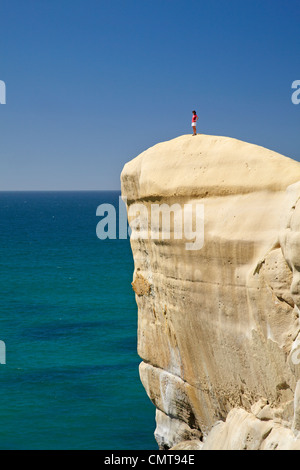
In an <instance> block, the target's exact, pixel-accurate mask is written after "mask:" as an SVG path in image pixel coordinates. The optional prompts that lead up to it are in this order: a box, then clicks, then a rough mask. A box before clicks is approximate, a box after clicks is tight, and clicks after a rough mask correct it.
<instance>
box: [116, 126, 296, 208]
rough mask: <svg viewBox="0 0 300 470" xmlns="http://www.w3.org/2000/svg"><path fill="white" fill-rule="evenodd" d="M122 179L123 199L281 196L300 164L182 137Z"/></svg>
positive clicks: (149, 153)
mask: <svg viewBox="0 0 300 470" xmlns="http://www.w3.org/2000/svg"><path fill="white" fill-rule="evenodd" d="M121 180H122V193H123V195H126V196H127V198H128V200H137V199H142V198H149V197H153V198H155V197H157V198H162V197H172V196H189V197H191V196H197V197H207V196H225V195H230V194H243V193H250V192H253V191H259V190H269V191H280V190H285V189H286V187H287V186H289V185H291V184H293V183H296V182H297V181H299V180H300V163H298V162H296V161H294V160H292V159H290V158H287V157H284V156H283V155H280V154H279V153H276V152H274V151H271V150H268V149H265V148H264V147H260V146H258V145H254V144H249V143H247V142H243V141H240V140H237V139H233V138H230V137H221V136H211V135H203V134H198V135H197V136H192V135H182V136H180V137H177V138H175V139H172V140H170V141H167V142H161V143H159V144H156V145H154V146H153V147H150V148H149V149H148V150H146V151H144V152H143V153H141V154H140V155H139V156H138V157H136V158H134V159H133V160H132V161H130V162H129V163H127V164H126V165H125V167H124V169H123V171H122V175H121Z"/></svg>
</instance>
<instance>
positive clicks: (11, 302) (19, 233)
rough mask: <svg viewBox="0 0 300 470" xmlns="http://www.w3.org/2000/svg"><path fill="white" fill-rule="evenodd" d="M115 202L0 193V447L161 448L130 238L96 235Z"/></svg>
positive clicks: (106, 197)
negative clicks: (143, 369)
mask: <svg viewBox="0 0 300 470" xmlns="http://www.w3.org/2000/svg"><path fill="white" fill-rule="evenodd" d="M102 203H112V204H113V205H114V206H115V207H116V208H117V207H118V203H119V192H104V191H98V192H17V193H13V192H11V193H8V192H7V193H4V192H2V193H0V340H2V341H4V342H5V344H6V348H7V357H6V361H7V363H6V365H0V448H1V449H109V450H113V449H150V450H151V449H156V448H157V445H156V443H155V440H154V437H153V432H154V428H155V424H154V407H153V405H152V404H151V403H150V401H149V399H148V397H147V395H146V393H145V391H144V389H143V387H142V385H141V383H140V379H139V376H138V364H139V362H140V360H139V358H138V356H137V353H136V344H137V337H136V336H137V318H136V317H137V315H136V304H135V299H134V293H133V292H132V290H131V286H130V283H131V281H132V273H133V261H132V254H131V250H130V245H129V240H118V239H117V240H104V241H101V240H99V239H98V238H97V236H96V225H97V223H98V222H99V220H100V219H99V217H96V209H97V207H98V206H99V205H100V204H102Z"/></svg>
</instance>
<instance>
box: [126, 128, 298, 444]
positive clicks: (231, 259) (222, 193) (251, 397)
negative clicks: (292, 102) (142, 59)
mask: <svg viewBox="0 0 300 470" xmlns="http://www.w3.org/2000/svg"><path fill="white" fill-rule="evenodd" d="M121 183H122V195H123V197H124V198H126V200H127V204H128V211H129V218H130V221H131V222H132V221H134V219H135V209H136V203H139V204H141V205H142V208H140V211H141V212H140V213H139V214H140V219H141V220H140V227H139V226H138V225H136V227H135V228H134V226H133V235H132V238H131V247H132V251H133V256H134V261H135V273H134V281H135V279H136V278H137V277H138V278H139V279H141V278H142V279H143V280H145V285H147V286H149V288H148V287H147V293H146V294H147V295H143V290H139V292H138V293H139V294H140V295H137V296H136V301H137V305H138V317H139V319H138V320H139V321H138V352H139V355H140V356H141V358H142V360H143V362H142V365H141V368H140V375H141V380H142V382H143V384H144V386H145V389H146V391H147V393H148V395H149V397H150V398H151V400H152V401H153V403H154V404H155V406H156V407H157V409H158V410H159V411H160V412H161V413H163V414H164V426H163V427H162V426H161V427H160V431H159V435H160V439H162V440H163V436H162V432H161V429H162V428H164V429H165V433H166V436H172V438H171V439H169V441H170V445H172V446H174V445H175V446H176V443H179V442H180V441H182V440H188V439H187V437H186V430H188V429H190V432H191V435H190V439H191V440H193V439H194V436H193V433H195V430H198V432H199V433H200V435H204V436H208V437H207V439H210V441H211V442H212V446H213V447H216V446H217V447H218V444H217V441H216V439H215V438H214V439H213V438H212V437H211V435H210V434H209V433H210V431H211V432H212V433H215V434H218V433H222V436H223V437H222V442H223V441H224V444H222V445H223V446H225V447H234V448H239V446H240V447H241V448H244V447H245V446H246V448H247V449H250V448H251V449H254V448H255V447H256V446H257V447H258V448H261V447H262V446H263V445H265V446H266V447H268V448H272V446H273V447H276V445H277V444H278V447H280V446H287V447H289V446H292V447H293V446H294V447H295V446H297V445H298V444H297V442H296V441H297V436H296V431H297V429H296V426H297V427H298V426H299V425H298V411H297V412H296V414H295V416H294V410H291V406H290V404H291V403H293V400H294V393H295V387H296V384H297V381H298V380H299V379H300V360H299V364H297V363H295V357H296V354H297V351H298V348H299V358H300V337H299V331H300V326H299V309H300V203H299V198H300V164H299V163H298V162H295V161H293V160H291V159H289V158H286V157H284V156H282V155H279V154H277V153H276V152H273V151H271V150H267V149H264V148H262V147H259V146H256V145H252V144H248V143H245V142H241V141H238V140H236V139H231V138H228V137H217V136H206V135H199V136H196V137H192V136H181V137H178V138H176V139H173V140H171V141H169V142H163V143H160V144H158V145H155V146H154V147H152V148H150V149H148V150H146V151H145V152H143V153H142V154H141V155H139V156H138V157H137V158H135V159H134V160H132V161H131V162H129V163H127V164H126V165H125V167H124V169H123V172H122V175H121ZM154 204H159V205H162V204H168V205H169V206H171V205H174V204H176V206H173V208H174V216H172V217H171V219H170V227H171V234H170V237H169V239H168V238H164V239H163V237H166V236H167V231H166V230H165V228H164V229H162V230H160V231H156V232H155V231H152V233H151V228H153V227H152V226H151V223H150V222H151V210H152V212H153V211H154ZM188 204H190V205H193V206H191V207H194V208H195V207H196V205H198V206H200V205H202V206H203V207H204V244H203V247H201V249H198V250H188V249H187V244H186V243H187V238H186V237H183V238H182V239H180V238H176V237H178V234H179V235H180V230H179V229H178V220H179V219H178V216H180V214H181V210H183V209H184V207H185V205H188ZM143 208H145V210H146V213H143V211H142V209H143ZM162 209H163V210H162V212H163V214H164V215H163V217H165V216H166V215H168V206H164V207H163V208H162ZM141 214H142V215H141ZM146 215H148V217H146ZM162 220H163V219H162ZM184 221H185V219H184ZM193 221H194V225H195V223H196V222H197V219H195V215H194V219H193ZM175 222H176V223H175ZM140 228H141V229H142V230H143V236H144V238H143V239H141V238H139V230H140ZM153 233H155V234H156V236H158V238H157V239H153V237H152V235H153ZM145 235H146V236H148V239H145ZM189 241H190V240H189ZM136 284H137V283H136ZM136 284H134V285H136ZM259 400H266V401H267V402H268V408H266V409H265V410H264V408H261V411H262V414H261V415H259V413H260V411H259V412H258V414H257V417H256V416H254V415H253V414H252V413H250V411H251V407H253V405H255V404H256V403H257V402H258V401H259ZM296 403H297V407H298V401H296ZM231 410H233V411H232V412H233V413H235V414H234V415H233V417H234V420H233V422H234V423H235V426H238V428H237V429H238V430H236V431H235V432H236V433H237V434H238V433H239V435H240V436H241V437H240V439H237V438H235V437H234V433H233V432H231V430H230V429H231V428H230V423H229V422H228V421H227V420H228V418H230V419H231V418H232V416H231V415H230V414H229V413H230V411H231ZM235 410H239V411H238V412H237V411H235ZM263 410H264V411H263ZM277 410H278V411H277ZM242 412H243V413H246V415H245V414H242ZM248 415H249V416H248ZM259 416H260V417H261V418H262V419H258V418H259ZM280 416H284V419H283V418H282V422H281V418H280ZM273 417H275V418H276V421H274V420H273ZM275 418H274V419H275ZM232 419H233V418H232ZM219 420H222V421H226V424H223V425H222V424H218V426H217V427H216V428H213V426H214V424H215V423H216V422H218V421H219ZM177 421H181V422H182V423H184V424H185V425H186V426H185V427H184V439H182V436H179V435H178V441H177V442H176V439H177V438H176V429H179V428H180V426H178V422H177ZM293 422H294V432H293V431H292V430H291V428H292V423H293ZM168 423H169V424H168ZM174 423H176V426H175V424H174ZM224 426H225V427H226V428H225V427H224ZM270 426H271V429H275V427H276V429H275V431H273V430H272V431H270V436H271V435H272V434H273V440H272V443H270V442H269V441H267V436H266V433H267V431H268V432H269V427H270ZM272 426H273V428H272ZM286 426H290V429H288V431H289V432H288V433H287V432H286V431H285V430H286V429H287V427H286ZM223 428H224V429H223ZM225 429H226V436H227V437H226V436H225V434H224V433H225ZM266 429H267V431H266ZM280 430H284V431H282V433H283V434H284V435H285V443H284V444H283V443H281V444H280V442H279V441H280V439H279V438H278V433H279V434H280ZM173 431H174V432H173ZM246 431H247V432H246ZM228 433H229V434H228ZM247 433H248V434H249V433H250V434H249V436H250V437H249V438H248V440H247V435H248V434H247ZM275 434H276V435H275ZM224 436H225V437H224ZM228 436H229V437H228ZM245 436H246V437H245ZM223 438H224V439H223ZM293 439H296V441H295V442H296V443H295V442H294V441H293V442H292V441H291V440H293ZM167 441H168V438H167V437H166V442H167ZM206 442H207V441H205V444H204V445H206ZM220 445H221V444H220Z"/></svg>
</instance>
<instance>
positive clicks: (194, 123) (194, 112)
mask: <svg viewBox="0 0 300 470" xmlns="http://www.w3.org/2000/svg"><path fill="white" fill-rule="evenodd" d="M198 119H199V118H198V116H197V113H196V111H193V117H192V128H193V131H194V133H193V135H197V132H196V122H197V121H198Z"/></svg>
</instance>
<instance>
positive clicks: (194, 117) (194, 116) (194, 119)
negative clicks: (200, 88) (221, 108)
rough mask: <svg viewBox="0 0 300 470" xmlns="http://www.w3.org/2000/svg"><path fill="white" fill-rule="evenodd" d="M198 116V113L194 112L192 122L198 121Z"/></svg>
mask: <svg viewBox="0 0 300 470" xmlns="http://www.w3.org/2000/svg"><path fill="white" fill-rule="evenodd" d="M197 117H198V116H197V114H194V115H193V118H192V122H196V121H197Z"/></svg>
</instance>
